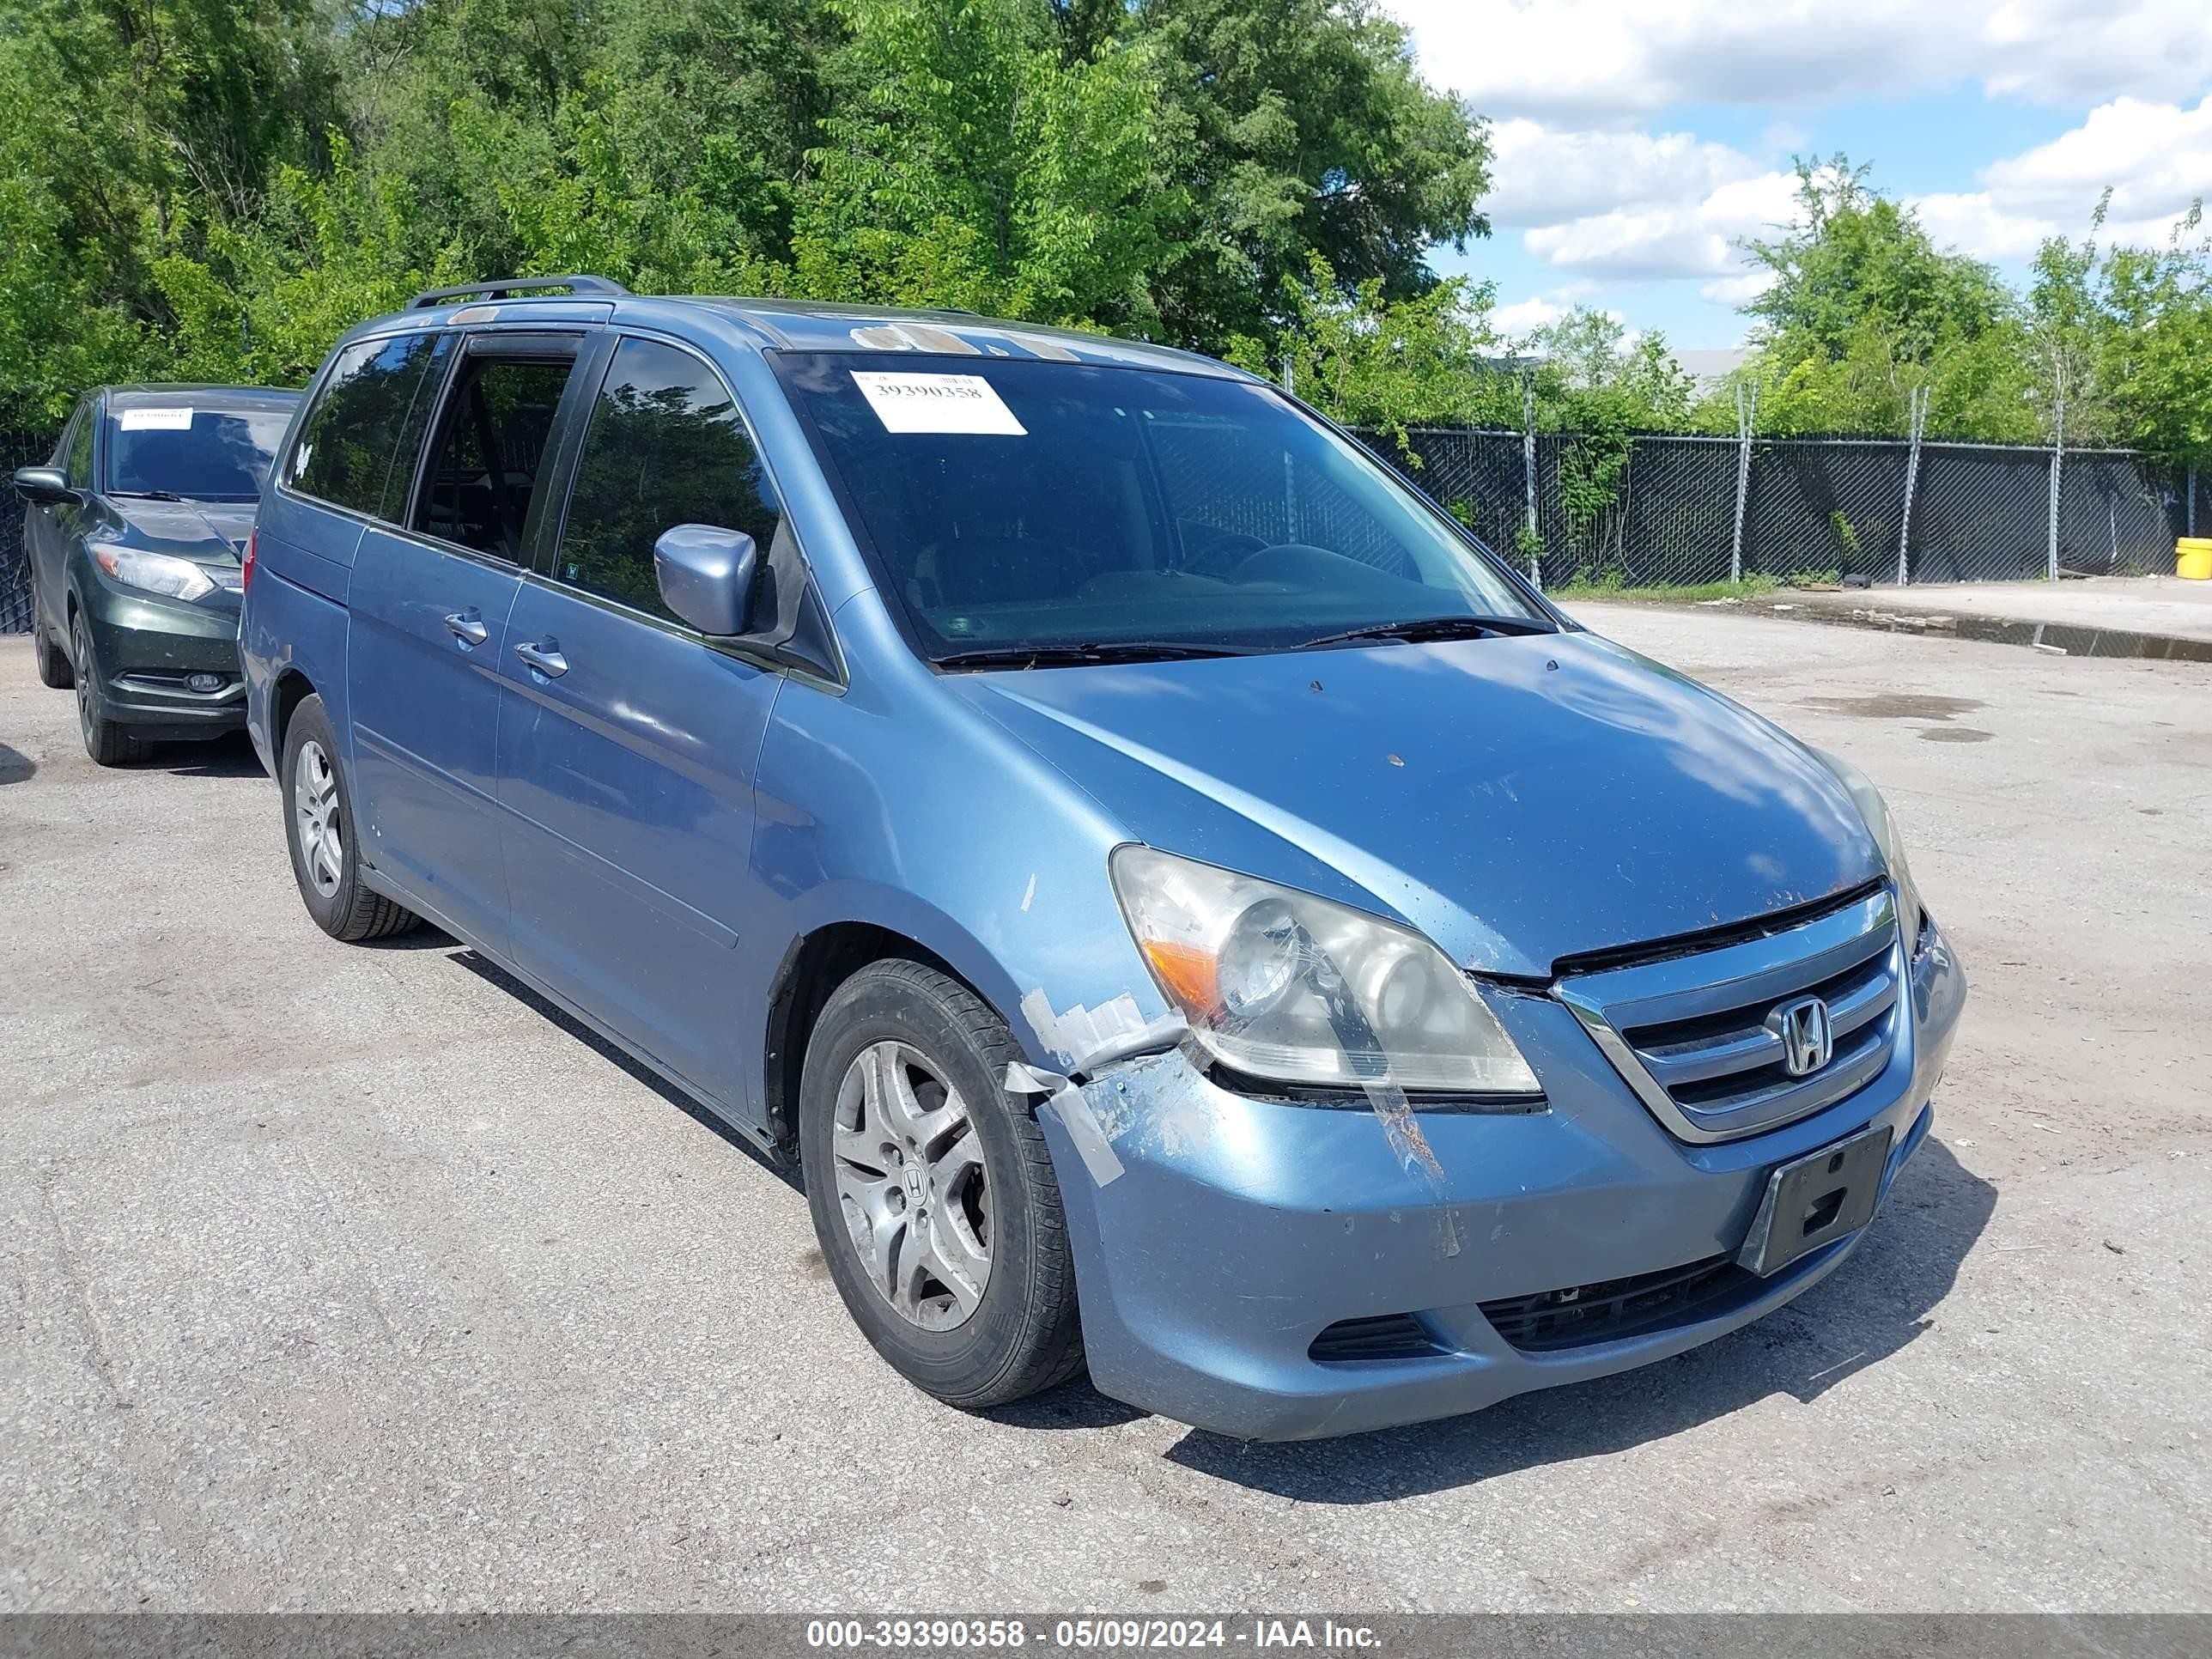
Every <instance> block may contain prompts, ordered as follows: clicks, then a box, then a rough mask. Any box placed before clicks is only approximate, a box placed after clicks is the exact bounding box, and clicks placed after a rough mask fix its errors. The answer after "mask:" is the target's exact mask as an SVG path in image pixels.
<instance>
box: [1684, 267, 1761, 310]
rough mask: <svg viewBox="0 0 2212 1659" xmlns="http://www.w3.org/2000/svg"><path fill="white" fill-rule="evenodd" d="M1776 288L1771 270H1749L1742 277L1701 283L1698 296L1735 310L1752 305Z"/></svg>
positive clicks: (1719, 278) (1719, 277) (1727, 277)
mask: <svg viewBox="0 0 2212 1659" xmlns="http://www.w3.org/2000/svg"><path fill="white" fill-rule="evenodd" d="M1773 286H1774V273H1773V272H1772V271H1771V270H1747V271H1745V272H1744V273H1743V274H1742V275H1741V276H1716V277H1714V278H1713V279H1712V281H1711V282H1710V283H1699V285H1698V294H1699V297H1700V298H1701V299H1706V300H1711V301H1712V302H1713V303H1714V304H1715V305H1717V306H1727V307H1729V309H1731V310H1734V309H1735V308H1737V307H1741V306H1747V305H1748V304H1750V303H1751V302H1752V301H1753V300H1756V299H1757V298H1758V297H1759V295H1762V294H1764V293H1765V292H1766V290H1767V289H1770V288H1772V287H1773Z"/></svg>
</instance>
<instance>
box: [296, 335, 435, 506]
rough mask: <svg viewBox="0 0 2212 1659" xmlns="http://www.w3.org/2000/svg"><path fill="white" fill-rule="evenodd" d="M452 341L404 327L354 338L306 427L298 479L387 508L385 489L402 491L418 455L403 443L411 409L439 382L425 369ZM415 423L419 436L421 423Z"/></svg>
mask: <svg viewBox="0 0 2212 1659" xmlns="http://www.w3.org/2000/svg"><path fill="white" fill-rule="evenodd" d="M449 344H450V341H449V339H448V337H446V336H444V335H440V334H401V335H396V336H393V337H391V338H388V339H381V340H363V341H362V342H360V343H358V344H356V345H350V346H348V347H347V348H346V349H345V350H344V351H343V353H342V354H341V355H340V356H339V357H338V360H337V364H336V365H335V366H334V367H333V368H331V374H330V377H329V379H328V380H325V382H324V385H323V390H322V393H321V395H320V396H319V398H317V399H316V401H315V406H314V408H313V410H310V411H309V412H308V415H307V420H306V422H304V423H303V424H302V425H301V428H300V438H299V441H298V443H297V444H295V446H294V447H293V450H292V459H291V465H290V470H289V477H288V481H289V483H290V484H291V485H292V487H293V488H294V489H297V490H299V491H301V493H302V494H303V495H313V496H314V497H316V498H317V499H318V500H320V501H329V502H331V503H332V504H333V505H335V506H338V507H351V508H352V509H353V510H354V511H355V512H356V513H368V515H369V516H371V517H372V518H374V517H376V516H378V515H379V514H380V513H385V512H386V501H385V496H386V491H387V490H389V491H391V492H392V494H393V495H397V494H398V490H399V489H400V488H401V487H402V485H403V484H404V479H405V477H406V475H407V471H408V464H409V463H410V462H411V461H412V460H413V459H414V452H413V450H412V448H410V447H406V446H405V443H404V435H405V434H406V433H407V431H408V430H409V420H410V412H411V411H412V410H414V408H415V406H416V402H417V401H418V399H419V400H421V401H422V402H425V403H427V402H428V387H429V386H435V384H436V382H435V380H426V378H425V377H426V375H427V374H428V369H429V368H430V366H431V365H432V364H433V363H434V362H439V361H441V359H442V357H443V356H444V354H445V352H446V350H447V348H448V346H449ZM414 431H415V434H416V442H418V443H419V441H420V435H421V428H419V427H416V428H414ZM395 455H399V456H401V457H402V459H401V461H400V464H399V465H398V466H396V467H395V466H394V465H392V459H393V457H394V456H395ZM395 476H396V477H397V479H398V482H395V481H394V480H395Z"/></svg>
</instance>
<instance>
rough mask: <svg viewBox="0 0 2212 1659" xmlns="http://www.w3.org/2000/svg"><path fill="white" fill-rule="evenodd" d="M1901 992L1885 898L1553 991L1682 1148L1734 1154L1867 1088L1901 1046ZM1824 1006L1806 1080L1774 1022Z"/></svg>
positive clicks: (1889, 901) (1576, 980)
mask: <svg viewBox="0 0 2212 1659" xmlns="http://www.w3.org/2000/svg"><path fill="white" fill-rule="evenodd" d="M1903 986H1904V980H1903V976H1902V967H1901V964H1900V962H1899V949H1898V938H1897V911H1896V902H1895V900H1894V898H1893V896H1892V895H1891V894H1890V893H1889V892H1887V890H1885V891H1882V892H1880V893H1877V894H1875V895H1874V896H1871V897H1869V898H1865V899H1862V900H1859V901H1856V902H1852V903H1850V904H1848V905H1846V906H1844V908H1841V909H1838V910H1836V911H1832V912H1831V913H1830V914H1829V915H1825V916H1820V917H1816V918H1815V919H1814V920H1813V921H1808V922H1806V923H1804V924H1803V925H1802V926H1800V927H1793V928H1790V929H1788V930H1787V931H1785V932H1783V933H1775V934H1771V935H1769V936H1767V937H1765V938H1762V939H1750V940H1745V941H1741V942H1739V943H1735V944H1732V945H1723V946H1721V947H1719V948H1718V949H1716V950H1712V951H1702V952H1692V953H1689V954H1684V955H1676V956H1673V957H1669V958H1668V959H1667V960H1664V961H1661V962H1653V963H1642V964H1638V965H1637V966H1633V967H1628V968H1617V969H1609V970H1607V971H1605V972H1601V973H1595V974H1587V975H1579V976H1575V977H1570V978H1567V979H1563V980H1561V981H1559V985H1558V986H1557V987H1555V991H1556V994H1557V995H1558V996H1559V1000H1561V1001H1563V1002H1565V1004H1566V1005H1567V1006H1569V1007H1570V1008H1571V1009H1573V1010H1574V1012H1575V1014H1576V1016H1577V1018H1579V1019H1580V1020H1581V1021H1582V1023H1583V1027H1584V1029H1585V1030H1588V1031H1589V1034H1590V1035H1591V1036H1592V1037H1593V1038H1595V1040H1596V1042H1597V1044H1598V1046H1599V1048H1601V1049H1603V1050H1604V1051H1605V1054H1606V1056H1607V1059H1609V1060H1612V1062H1613V1066H1615V1068H1616V1069H1618V1070H1619V1071H1620V1074H1621V1076H1622V1077H1623V1078H1624V1079H1626V1081H1627V1083H1628V1084H1629V1085H1630V1087H1632V1088H1633V1089H1634V1090H1635V1091H1636V1093H1637V1095H1638V1097H1639V1098H1640V1099H1642V1100H1643V1102H1644V1104H1645V1105H1646V1106H1648V1107H1650V1109H1651V1111H1652V1114H1653V1115H1655V1116H1656V1117H1657V1118H1658V1119H1659V1121H1661V1122H1662V1123H1663V1124H1665V1125H1666V1126H1667V1127H1668V1129H1670V1130H1672V1131H1673V1132H1674V1133H1675V1134H1677V1135H1679V1136H1680V1137H1681V1138H1682V1139H1686V1140H1695V1141H1713V1140H1731V1139H1735V1138H1737V1137H1738V1136H1741V1135H1747V1134H1756V1133H1759V1131H1761V1130H1765V1129H1771V1128H1775V1127H1778V1126H1780V1125H1782V1124H1784V1123H1788V1122H1791V1121H1795V1120H1796V1119H1797V1118H1801V1117H1804V1116H1806V1115H1808V1114H1810V1113H1813V1112H1817V1111H1819V1110H1820V1109H1821V1108H1822V1107H1825V1106H1831V1105H1833V1104H1834V1103H1836V1102H1837V1101H1839V1100H1841V1099H1843V1098H1844V1097H1845V1096H1846V1095H1849V1094H1850V1093H1852V1092H1853V1091H1857V1090H1858V1089H1861V1088H1863V1087H1864V1086H1865V1085H1867V1084H1869V1083H1870V1082H1872V1081H1873V1080H1874V1079H1875V1078H1876V1077H1878V1076H1879V1075H1880V1074H1881V1070H1882V1068H1883V1067H1884V1066H1887V1065H1888V1064H1889V1059H1890V1054H1891V1053H1892V1051H1893V1049H1894V1048H1895V1047H1896V1045H1897V1038H1898V1023H1899V1018H1900V1017H1901V1011H1900V1006H1899V997H1900V994H1901V992H1902V988H1903ZM1808 996H1810V997H1818V998H1820V1000H1821V1001H1822V1002H1823V1003H1825V1004H1826V1007H1827V1011H1828V1021H1829V1030H1830V1031H1831V1033H1832V1038H1833V1048H1832V1052H1831V1054H1829V1057H1828V1059H1827V1060H1826V1063H1824V1064H1822V1065H1820V1066H1818V1067H1817V1068H1815V1069H1814V1070H1812V1071H1810V1072H1808V1073H1805V1074H1803V1075H1802V1076H1793V1075H1791V1074H1790V1072H1789V1071H1788V1069H1787V1068H1786V1066H1785V1064H1784V1044H1783V1040H1782V1036H1781V1035H1780V1032H1779V1030H1778V1029H1777V1026H1776V1024H1775V1016H1776V1013H1777V1011H1778V1009H1779V1008H1781V1007H1782V1006H1784V1005H1785V1004H1787V1003H1790V1002H1793V1001H1795V1000H1797V999H1799V998H1802V997H1808Z"/></svg>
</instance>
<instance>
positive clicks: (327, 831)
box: [292, 738, 345, 898]
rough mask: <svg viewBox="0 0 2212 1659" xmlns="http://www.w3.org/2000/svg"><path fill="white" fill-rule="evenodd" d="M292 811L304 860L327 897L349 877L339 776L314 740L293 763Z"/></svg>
mask: <svg viewBox="0 0 2212 1659" xmlns="http://www.w3.org/2000/svg"><path fill="white" fill-rule="evenodd" d="M292 811H293V812H294V814H295V816H296V817H298V819H299V822H300V860H301V863H302V864H303V865H305V866H306V867H307V879H308V880H309V881H311V882H313V883H314V884H315V890H316V891H317V892H318V893H320V894H321V895H322V896H324V897H325V898H328V897H330V896H331V895H332V894H333V893H335V892H337V890H338V883H339V882H340V881H341V880H343V878H344V876H345V836H344V833H343V829H342V828H341V827H340V824H339V819H338V775H337V768H335V767H333V766H332V765H331V757H329V756H328V755H327V754H325V753H324V752H323V745H322V744H319V743H317V742H316V741H315V740H314V739H313V738H308V739H307V742H305V743H303V744H301V745H300V753H299V757H298V758H297V759H295V761H294V762H293V763H292Z"/></svg>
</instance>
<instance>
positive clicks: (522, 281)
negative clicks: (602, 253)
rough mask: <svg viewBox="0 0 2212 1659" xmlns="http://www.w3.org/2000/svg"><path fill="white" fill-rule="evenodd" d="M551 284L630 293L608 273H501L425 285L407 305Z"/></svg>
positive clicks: (498, 295)
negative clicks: (486, 278)
mask: <svg viewBox="0 0 2212 1659" xmlns="http://www.w3.org/2000/svg"><path fill="white" fill-rule="evenodd" d="M548 288H565V289H568V291H569V292H570V293H571V294H604V295H609V296H610V297H615V298H620V297H623V296H625V295H628V294H629V289H626V288H624V287H623V285H622V284H621V283H617V282H613V281H611V280H610V279H609V278H607V277H605V276H498V277H495V278H493V279H492V280H491V281H490V282H488V283H462V284H461V285H460V286H459V287H458V288H426V289H423V290H422V292H421V293H420V294H418V295H416V296H415V297H414V298H413V299H411V300H410V301H408V302H407V309H408V310H410V311H421V310H422V309H423V308H425V307H428V306H439V305H443V304H445V303H446V301H448V300H465V299H468V298H470V297H471V295H482V296H483V298H485V299H487V300H503V299H506V298H507V297H508V296H509V295H516V294H529V293H533V292H535V291H537V290H538V289H548Z"/></svg>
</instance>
